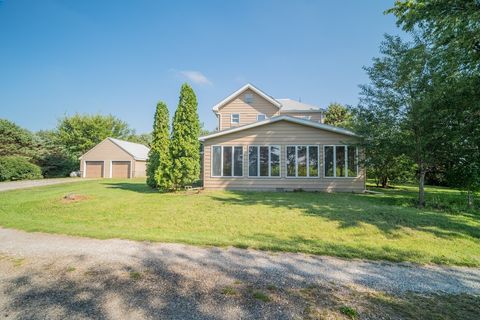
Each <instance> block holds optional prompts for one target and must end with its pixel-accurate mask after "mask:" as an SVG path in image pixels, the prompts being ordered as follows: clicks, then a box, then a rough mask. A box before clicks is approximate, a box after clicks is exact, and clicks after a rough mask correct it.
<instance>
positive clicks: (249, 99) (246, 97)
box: [244, 93, 253, 103]
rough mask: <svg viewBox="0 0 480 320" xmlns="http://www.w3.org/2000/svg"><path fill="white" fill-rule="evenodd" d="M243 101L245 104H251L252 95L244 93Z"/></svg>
mask: <svg viewBox="0 0 480 320" xmlns="http://www.w3.org/2000/svg"><path fill="white" fill-rule="evenodd" d="M244 101H245V103H252V102H253V94H251V93H245V97H244Z"/></svg>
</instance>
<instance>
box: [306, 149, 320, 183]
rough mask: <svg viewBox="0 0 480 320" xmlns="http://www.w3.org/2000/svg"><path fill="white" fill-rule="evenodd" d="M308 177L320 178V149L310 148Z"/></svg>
mask: <svg viewBox="0 0 480 320" xmlns="http://www.w3.org/2000/svg"><path fill="white" fill-rule="evenodd" d="M308 175H309V176H310V177H318V147H316V146H311V147H308Z"/></svg>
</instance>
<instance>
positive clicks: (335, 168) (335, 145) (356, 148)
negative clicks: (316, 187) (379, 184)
mask: <svg viewBox="0 0 480 320" xmlns="http://www.w3.org/2000/svg"><path fill="white" fill-rule="evenodd" d="M326 147H333V176H327V166H326V165H325V159H326V156H325V154H326V153H325V148H326ZM337 147H344V148H345V174H346V175H345V176H341V177H337ZM348 147H352V148H355V162H356V163H357V165H356V167H357V168H356V169H357V175H356V176H354V177H349V176H348ZM359 173H360V172H359V167H358V147H356V146H351V145H348V144H330V145H324V146H323V177H324V178H327V179H356V178H358V176H359Z"/></svg>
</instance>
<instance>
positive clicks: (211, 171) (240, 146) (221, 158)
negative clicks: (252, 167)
mask: <svg viewBox="0 0 480 320" xmlns="http://www.w3.org/2000/svg"><path fill="white" fill-rule="evenodd" d="M214 147H220V175H219V176H214V175H213V148H214ZM224 147H231V148H232V175H231V176H224V175H223V148H224ZM235 147H239V148H242V175H241V176H234V175H233V174H234V172H235V170H234V169H235V165H234V156H235ZM243 158H244V153H243V145H218V144H216V145H213V146H211V147H210V177H211V178H227V179H228V178H241V177H243V176H244V175H245V174H244V171H245V168H244V163H245V162H244V159H243Z"/></svg>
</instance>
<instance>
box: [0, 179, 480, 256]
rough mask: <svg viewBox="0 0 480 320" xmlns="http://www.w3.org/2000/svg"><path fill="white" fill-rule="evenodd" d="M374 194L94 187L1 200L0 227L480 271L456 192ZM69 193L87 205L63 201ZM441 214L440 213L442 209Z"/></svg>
mask: <svg viewBox="0 0 480 320" xmlns="http://www.w3.org/2000/svg"><path fill="white" fill-rule="evenodd" d="M415 192H416V189H415V188H414V187H407V186H403V187H398V188H396V189H393V190H388V191H387V192H386V193H385V194H382V195H368V194H345V193H344V194H327V193H306V192H305V193H266V192H262V193H260V192H258V193H257V192H220V191H219V192H201V193H200V194H190V195H187V194H185V193H183V192H182V193H176V194H174V193H172V194H160V193H157V192H154V191H152V190H151V189H149V188H148V187H147V186H146V185H145V184H144V182H143V181H140V180H130V181H119V180H97V181H82V182H78V183H69V184H63V185H53V186H47V187H41V188H34V189H29V190H17V191H9V192H2V193H0V225H1V226H4V227H9V228H17V229H22V230H27V231H44V232H53V233H64V234H70V235H80V236H89V237H95V238H124V239H134V240H151V241H164V242H183V243H189V244H196V245H216V246H229V245H232V246H237V247H243V248H246V247H249V248H257V249H267V250H279V251H293V252H297V251H301V252H306V253H313V254H324V255H333V256H340V257H349V258H366V259H386V260H392V261H411V262H417V263H440V264H456V265H468V266H480V241H479V238H480V212H478V211H467V210H464V209H461V206H460V205H459V204H460V203H461V200H462V198H461V197H463V196H462V195H461V194H460V193H459V192H458V191H455V190H450V189H444V188H427V192H428V200H429V202H430V203H432V204H433V207H431V208H429V209H425V210H418V209H416V208H414V206H413V204H414V198H415V195H416V193H415ZM68 193H76V194H80V195H84V196H86V199H84V200H81V201H78V202H73V203H65V201H62V197H63V196H64V195H66V194H68ZM445 208H449V209H448V210H446V209H445Z"/></svg>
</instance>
